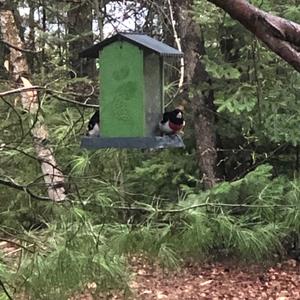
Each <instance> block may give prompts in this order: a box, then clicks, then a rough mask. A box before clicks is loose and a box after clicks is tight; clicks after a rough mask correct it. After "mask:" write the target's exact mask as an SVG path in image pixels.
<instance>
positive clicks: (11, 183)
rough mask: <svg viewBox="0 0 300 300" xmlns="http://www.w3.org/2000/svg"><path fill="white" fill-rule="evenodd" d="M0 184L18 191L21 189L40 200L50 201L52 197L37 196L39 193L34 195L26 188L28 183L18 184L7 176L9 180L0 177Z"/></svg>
mask: <svg viewBox="0 0 300 300" xmlns="http://www.w3.org/2000/svg"><path fill="white" fill-rule="evenodd" d="M0 184H2V185H5V186H8V187H10V188H14V189H17V190H19V191H23V192H25V193H27V194H29V195H30V196H31V197H32V198H35V199H37V200H42V201H52V199H50V198H49V197H43V196H39V195H36V194H34V193H32V192H31V191H30V189H29V188H28V186H29V185H30V184H27V185H21V184H18V183H16V182H14V180H13V179H11V178H9V180H4V179H1V178H0Z"/></svg>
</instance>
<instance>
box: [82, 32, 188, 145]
mask: <svg viewBox="0 0 300 300" xmlns="http://www.w3.org/2000/svg"><path fill="white" fill-rule="evenodd" d="M182 55H183V54H182V53H181V52H180V51H178V50H177V49H175V48H172V47H170V46H168V45H166V44H164V43H162V42H160V41H157V40H155V39H153V38H151V37H149V36H147V35H145V34H137V33H118V34H116V35H114V36H113V37H111V38H108V39H106V40H104V41H102V42H100V43H98V44H95V45H93V46H92V47H90V48H87V49H86V50H84V51H82V52H81V53H80V57H87V58H95V59H99V66H100V99H99V104H100V105H99V108H100V136H99V137H89V136H86V137H83V138H82V140H81V147H83V148H88V149H97V148H167V147H184V144H183V141H182V139H181V137H180V136H178V135H174V136H158V134H159V132H158V128H157V127H158V123H159V121H160V119H161V117H162V114H163V111H164V92H163V81H164V70H163V66H164V60H165V59H167V58H172V57H173V58H174V57H175V58H178V57H181V56H182Z"/></svg>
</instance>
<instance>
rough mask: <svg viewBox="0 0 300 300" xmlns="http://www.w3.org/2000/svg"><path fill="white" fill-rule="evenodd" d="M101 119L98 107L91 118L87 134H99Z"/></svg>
mask: <svg viewBox="0 0 300 300" xmlns="http://www.w3.org/2000/svg"><path fill="white" fill-rule="evenodd" d="M99 121H100V118H99V109H97V110H96V111H95V113H94V114H93V115H92V117H91V119H90V120H89V123H88V127H87V132H86V135H87V136H99V133H100V131H99Z"/></svg>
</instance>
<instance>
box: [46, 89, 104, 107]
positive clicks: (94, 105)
mask: <svg viewBox="0 0 300 300" xmlns="http://www.w3.org/2000/svg"><path fill="white" fill-rule="evenodd" d="M46 92H47V93H48V94H49V95H51V96H53V97H54V98H56V99H58V100H61V101H65V102H68V103H72V104H76V105H79V106H83V107H91V108H99V105H97V104H88V103H82V102H78V101H75V100H72V99H69V98H65V97H62V96H58V95H55V92H53V91H52V90H48V89H47V90H46Z"/></svg>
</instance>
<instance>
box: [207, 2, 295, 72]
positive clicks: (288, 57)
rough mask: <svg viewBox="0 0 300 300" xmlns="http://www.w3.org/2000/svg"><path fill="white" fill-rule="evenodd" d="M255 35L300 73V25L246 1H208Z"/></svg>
mask: <svg viewBox="0 0 300 300" xmlns="http://www.w3.org/2000/svg"><path fill="white" fill-rule="evenodd" d="M208 1H209V2H211V3H213V4H215V5H216V6H218V7H220V8H222V9H223V10H224V11H226V12H227V13H229V15H230V16H231V17H232V18H233V19H236V20H238V21H239V22H240V23H241V24H242V25H243V26H244V27H245V28H247V29H248V30H249V31H251V32H252V33H254V34H255V36H257V37H258V38H259V39H260V40H261V41H263V42H264V43H265V44H266V45H267V46H268V47H269V48H270V49H271V50H272V51H273V52H275V53H276V54H277V55H279V56H280V57H281V58H283V59H284V60H285V61H286V62H287V63H289V64H290V65H291V66H293V67H294V68H295V69H296V70H297V71H298V72H300V25H299V24H297V23H295V22H291V21H288V20H286V19H283V18H280V17H277V16H274V15H272V14H269V13H266V12H264V11H263V10H261V9H258V8H256V7H255V6H253V5H251V4H250V3H249V2H248V1H246V0H226V1H225V0H208Z"/></svg>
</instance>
